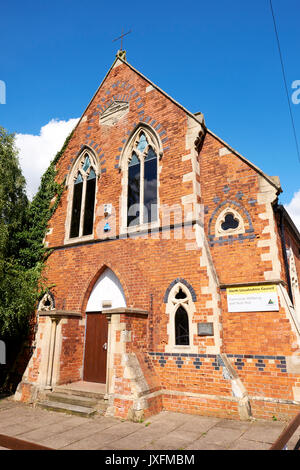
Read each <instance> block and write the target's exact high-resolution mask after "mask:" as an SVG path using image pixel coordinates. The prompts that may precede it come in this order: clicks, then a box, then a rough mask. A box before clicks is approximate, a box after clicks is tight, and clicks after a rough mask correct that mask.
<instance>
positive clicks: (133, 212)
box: [127, 153, 141, 226]
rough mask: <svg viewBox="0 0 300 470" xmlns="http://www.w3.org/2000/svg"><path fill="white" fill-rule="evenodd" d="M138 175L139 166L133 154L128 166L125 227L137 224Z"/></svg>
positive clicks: (138, 204) (138, 214)
mask: <svg viewBox="0 0 300 470" xmlns="http://www.w3.org/2000/svg"><path fill="white" fill-rule="evenodd" d="M140 174H141V164H140V161H139V159H138V158H137V157H136V155H135V153H134V154H133V157H132V159H131V162H130V163H129V165H128V199H127V226H131V225H138V224H139V217H140Z"/></svg>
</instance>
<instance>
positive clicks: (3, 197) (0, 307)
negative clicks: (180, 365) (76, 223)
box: [0, 127, 71, 338]
mask: <svg viewBox="0 0 300 470" xmlns="http://www.w3.org/2000/svg"><path fill="white" fill-rule="evenodd" d="M70 137H71V135H70V136H69V137H68V138H67V139H66V142H65V144H64V146H63V148H62V150H61V151H60V152H58V153H57V155H56V156H55V158H54V160H53V161H52V162H51V163H50V165H49V167H48V169H47V170H46V172H45V174H44V175H43V177H42V179H41V184H40V187H39V189H38V192H37V194H36V195H35V197H34V198H33V200H32V202H30V201H29V200H28V198H27V196H26V181H25V178H24V177H23V175H22V172H21V169H20V166H19V161H18V152H17V150H16V148H15V144H14V135H13V134H8V133H7V132H6V131H5V129H3V128H2V127H0V338H1V337H2V338H12V337H19V338H20V337H25V336H26V335H27V333H28V328H29V324H30V318H31V316H32V314H33V312H34V309H35V305H36V302H37V300H38V299H39V297H40V296H41V295H42V293H43V292H44V291H45V290H46V289H47V285H46V280H45V279H44V278H43V268H44V263H45V260H46V257H47V255H48V254H49V250H47V248H45V246H44V243H43V240H44V237H45V235H46V231H47V225H48V221H49V219H50V217H51V216H52V214H53V213H54V211H55V210H56V208H57V206H58V204H59V200H60V197H61V194H62V191H63V183H62V184H59V183H57V182H56V180H55V177H56V168H55V165H56V163H57V162H58V160H59V158H60V157H61V155H62V154H63V152H64V150H65V148H66V146H67V144H68V141H69V139H70Z"/></svg>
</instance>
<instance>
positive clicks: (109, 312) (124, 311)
mask: <svg viewBox="0 0 300 470" xmlns="http://www.w3.org/2000/svg"><path fill="white" fill-rule="evenodd" d="M102 313H103V314H105V315H114V314H119V315H120V314H127V315H143V316H145V317H147V316H148V314H149V312H148V311H147V310H142V309H140V308H125V307H120V308H105V309H102Z"/></svg>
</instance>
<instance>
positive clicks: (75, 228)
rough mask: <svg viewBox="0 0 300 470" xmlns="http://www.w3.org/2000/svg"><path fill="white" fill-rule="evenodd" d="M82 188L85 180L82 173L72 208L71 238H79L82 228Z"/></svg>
mask: <svg viewBox="0 0 300 470" xmlns="http://www.w3.org/2000/svg"><path fill="white" fill-rule="evenodd" d="M82 188H83V180H82V176H81V174H80V173H78V176H77V178H76V181H75V183H74V189H73V207H72V220H71V230H70V237H71V238H74V237H78V235H79V227H80V213H81V201H82Z"/></svg>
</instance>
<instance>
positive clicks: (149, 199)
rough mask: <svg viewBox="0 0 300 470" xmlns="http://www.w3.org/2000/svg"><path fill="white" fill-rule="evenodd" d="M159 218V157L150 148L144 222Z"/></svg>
mask: <svg viewBox="0 0 300 470" xmlns="http://www.w3.org/2000/svg"><path fill="white" fill-rule="evenodd" d="M155 220H157V158H156V154H155V152H154V151H153V150H152V149H151V148H150V149H149V151H148V154H147V158H146V159H145V162H144V223H147V222H153V221H155Z"/></svg>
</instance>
